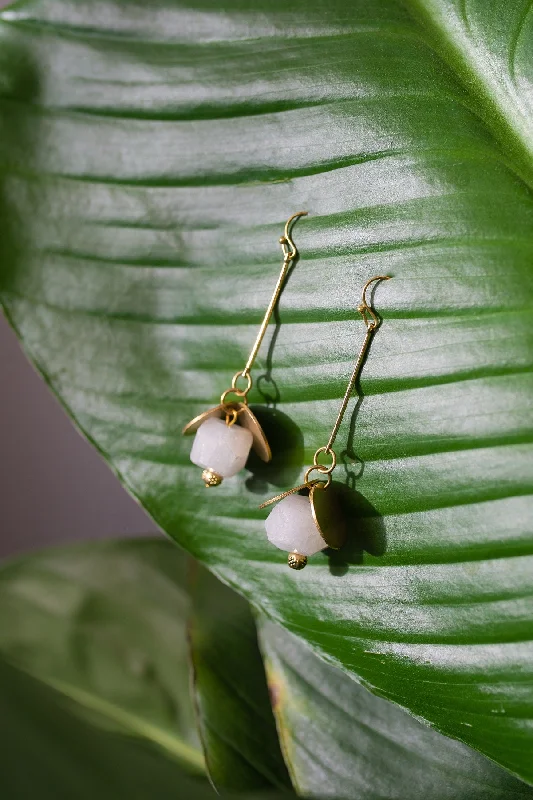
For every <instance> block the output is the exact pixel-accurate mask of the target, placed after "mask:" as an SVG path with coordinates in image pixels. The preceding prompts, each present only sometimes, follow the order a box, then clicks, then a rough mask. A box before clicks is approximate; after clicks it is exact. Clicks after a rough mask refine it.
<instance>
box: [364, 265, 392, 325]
mask: <svg viewBox="0 0 533 800" xmlns="http://www.w3.org/2000/svg"><path fill="white" fill-rule="evenodd" d="M390 278H391V276H390V275H375V276H374V277H373V278H370V280H369V281H367V282H366V283H365V285H364V286H363V291H362V292H361V303H360V304H359V305H358V306H357V310H358V311H359V313H360V314H361V316H362V317H363V320H364V323H365V325H366V327H367V329H368V330H375V328H377V327H378V325H379V319H378V318H377V316H376V313H375V311H374V309H373V308H372V306H371V305H370V304H369V303H367V300H366V290H367V289H368V287H369V286H370V284H371V283H374V281H389V280H390ZM369 317H370V318H371V319H369Z"/></svg>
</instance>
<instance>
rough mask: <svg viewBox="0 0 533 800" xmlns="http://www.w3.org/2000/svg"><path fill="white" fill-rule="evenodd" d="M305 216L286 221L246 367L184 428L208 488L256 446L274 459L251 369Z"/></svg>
mask: <svg viewBox="0 0 533 800" xmlns="http://www.w3.org/2000/svg"><path fill="white" fill-rule="evenodd" d="M305 216H307V211H298V212H297V213H296V214H293V215H292V217H289V219H288V220H287V222H286V223H285V230H284V233H283V236H282V237H281V238H280V240H279V243H280V245H281V250H282V252H283V264H282V267H281V272H280V274H279V277H278V281H277V283H276V287H275V289H274V293H273V295H272V298H271V300H270V303H269V304H268V308H267V310H266V312H265V316H264V318H263V322H262V323H261V327H260V328H259V332H258V334H257V337H256V340H255V342H254V345H253V347H252V349H251V351H250V355H249V356H248V361H247V362H246V365H245V367H244V369H243V370H242V371H241V372H236V373H235V375H234V376H233V378H232V381H231V386H230V388H229V389H226V391H225V392H222V395H221V397H220V404H219V405H218V406H215V407H214V408H210V409H209V411H204V413H203V414H200V415H199V416H198V417H195V418H194V419H192V420H191V421H190V422H189V423H188V424H187V425H186V426H185V427H184V428H183V431H182V433H184V434H191V433H195V432H196V437H195V439H194V442H193V446H192V449H191V461H192V462H193V464H196V465H197V466H199V467H202V469H203V472H202V480H203V481H204V483H205V485H206V487H210V486H218V485H219V484H220V483H222V480H223V478H230V477H232V476H233V475H236V474H237V472H239V471H240V470H241V469H242V468H243V467H244V465H245V464H246V461H247V459H248V455H249V453H250V449H251V448H252V447H253V449H254V450H255V452H256V453H257V455H258V456H259V457H260V458H261V459H262V460H263V461H270V459H271V458H272V454H271V452H270V446H269V444H268V442H267V439H266V436H265V434H264V432H263V430H262V428H261V426H260V424H259V422H258V421H257V419H256V417H255V415H254V414H253V413H252V411H251V410H250V409H249V407H248V392H249V391H250V389H251V388H252V376H251V369H252V367H253V364H254V361H255V359H256V356H257V353H258V352H259V348H260V347H261V342H262V341H263V338H264V336H265V333H266V329H267V327H268V323H269V322H270V318H271V316H272V313H273V311H274V309H275V307H276V303H277V302H278V299H279V296H280V294H281V291H282V289H283V284H284V283H285V279H286V277H287V274H288V272H289V269H290V266H291V264H292V262H293V261H294V259H295V258H296V257H297V256H298V250H297V249H296V245H295V244H294V242H293V240H292V238H291V228H292V225H293V223H294V222H295V221H296V220H297V219H298V218H299V217H305ZM240 378H241V379H242V380H244V381H246V386H245V387H244V388H242V389H240V388H239V387H238V385H237V384H238V381H239V379H240ZM228 398H229V399H228ZM236 423H237V424H236Z"/></svg>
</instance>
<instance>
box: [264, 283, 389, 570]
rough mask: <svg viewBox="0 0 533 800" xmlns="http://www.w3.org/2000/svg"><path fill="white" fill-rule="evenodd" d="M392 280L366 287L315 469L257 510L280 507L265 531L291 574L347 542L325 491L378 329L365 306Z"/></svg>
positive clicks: (332, 500)
mask: <svg viewBox="0 0 533 800" xmlns="http://www.w3.org/2000/svg"><path fill="white" fill-rule="evenodd" d="M389 279H390V276H389V275H376V277H375V278H370V280H369V281H367V282H366V283H365V285H364V287H363V291H362V293H361V302H360V304H359V305H358V306H357V310H358V311H359V313H360V314H361V316H362V317H363V321H364V323H365V327H366V336H365V338H364V341H363V344H362V346H361V350H360V351H359V355H358V356H357V360H356V362H355V366H354V369H353V372H352V377H351V378H350V380H349V382H348V386H347V388H346V392H345V394H344V398H343V401H342V403H341V407H340V410H339V413H338V415H337V419H336V421H335V424H334V426H333V430H332V431H331V435H330V437H329V441H328V443H327V445H325V447H319V448H318V450H317V451H316V453H315V455H314V457H313V465H312V466H311V467H309V469H308V470H307V472H306V473H305V477H304V482H303V483H302V484H301V485H300V486H295V487H294V489H289V491H288V492H283V493H282V494H279V495H277V496H276V497H273V498H272V499H271V500H267V502H266V503H262V504H261V505H260V506H259V508H266V507H267V506H270V505H272V504H273V503H279V504H278V505H277V506H276V507H275V508H274V509H273V510H272V511H271V512H270V514H269V515H268V517H267V519H266V521H265V528H266V532H267V537H268V540H269V541H270V542H271V543H272V544H274V545H276V547H279V548H280V549H281V550H288V551H289V557H288V564H289V567H292V569H303V568H304V567H305V565H306V564H307V557H308V556H312V555H314V554H315V553H318V552H320V550H324V548H325V547H331V548H333V549H334V550H338V549H339V548H340V547H342V545H343V544H344V542H345V540H346V525H345V522H344V519H343V515H342V513H341V510H340V508H339V506H338V504H337V501H336V498H335V493H334V492H332V491H331V490H330V491H327V490H328V488H329V486H330V484H331V475H332V473H333V470H334V469H335V467H336V465H337V455H336V453H335V450H334V449H333V444H334V442H335V439H336V437H337V433H338V432H339V428H340V426H341V423H342V420H343V417H344V414H345V412H346V407H347V405H348V401H349V400H350V396H351V394H352V391H353V389H354V386H355V384H356V382H357V379H358V377H359V375H360V374H361V369H362V367H363V362H364V359H365V355H366V353H367V351H368V348H369V345H370V342H371V340H372V337H373V335H374V333H375V331H376V330H377V328H378V327H379V324H380V321H379V319H378V317H377V315H376V313H375V311H374V309H373V308H372V306H371V304H369V303H368V302H367V299H366V292H367V289H368V287H369V286H370V285H371V284H372V283H374V281H388V280H389ZM322 454H324V455H325V456H329V458H330V460H331V463H330V464H329V465H325V464H321V463H320V461H319V458H320V456H321V455H322ZM313 472H318V473H319V474H320V475H326V476H327V479H326V480H321V479H320V478H312V479H311V478H310V475H311V474H312V473H313ZM279 501H281V502H279Z"/></svg>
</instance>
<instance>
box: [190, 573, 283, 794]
mask: <svg viewBox="0 0 533 800" xmlns="http://www.w3.org/2000/svg"><path fill="white" fill-rule="evenodd" d="M191 592H192V612H191V618H190V621H189V643H190V653H191V664H192V669H193V674H192V684H193V692H194V698H195V702H196V709H197V715H198V723H199V729H200V735H201V739H202V744H203V747H204V754H205V761H206V767H207V770H208V773H209V777H210V778H211V780H212V782H213V783H214V785H215V787H216V788H217V790H218V791H220V792H224V791H225V792H243V791H252V790H255V791H268V790H270V791H272V789H273V788H278V789H285V790H289V791H290V793H291V794H292V784H291V782H290V779H289V776H288V774H287V769H286V767H285V763H284V761H283V756H282V755H281V750H280V746H279V742H278V736H277V731H276V724H275V721H274V716H273V714H272V708H271V705H270V698H269V694H268V688H267V681H266V676H265V670H264V667H263V661H262V658H261V653H260V651H259V645H258V643H257V632H256V628H255V622H254V619H253V616H252V613H251V611H250V607H249V605H248V603H247V602H246V600H243V598H242V597H239V595H238V594H236V593H235V592H233V591H232V590H231V589H229V588H228V587H227V586H224V585H223V584H222V583H221V582H220V581H218V580H217V579H216V578H215V577H214V576H213V575H211V573H209V572H208V571H207V570H206V569H203V568H201V567H199V566H198V567H197V568H196V569H195V570H194V571H193V573H192V579H191Z"/></svg>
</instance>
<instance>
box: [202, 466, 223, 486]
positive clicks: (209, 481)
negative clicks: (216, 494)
mask: <svg viewBox="0 0 533 800" xmlns="http://www.w3.org/2000/svg"><path fill="white" fill-rule="evenodd" d="M202 480H203V482H204V483H205V488H206V489H209V488H210V487H211V486H219V485H220V484H221V483H222V478H221V477H220V475H217V473H216V472H213V470H212V469H204V471H203V472H202Z"/></svg>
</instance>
